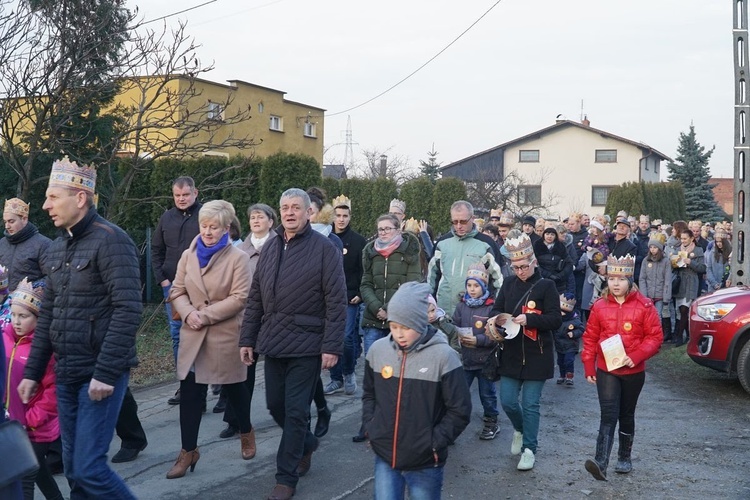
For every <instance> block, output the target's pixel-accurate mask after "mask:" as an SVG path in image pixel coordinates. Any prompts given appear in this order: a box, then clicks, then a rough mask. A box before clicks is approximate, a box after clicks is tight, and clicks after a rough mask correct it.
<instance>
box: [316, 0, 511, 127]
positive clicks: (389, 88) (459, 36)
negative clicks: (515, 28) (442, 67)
mask: <svg viewBox="0 0 750 500" xmlns="http://www.w3.org/2000/svg"><path fill="white" fill-rule="evenodd" d="M500 2H502V0H497V2H495V3H494V4H492V6H491V7H490V8H489V9H487V10H486V11H485V12H484V14H482V15H481V16H479V18H477V20H476V21H474V22H473V23H471V24H470V25H469V27H468V28H466V29H465V30H463V31H462V32H461V34H460V35H458V36H457V37H456V38H454V39H453V40H452V41H451V42H450V43H449V44H448V45H446V46H445V47H443V48H442V49H441V50H440V52H438V53H437V54H435V55H434V56H432V57H431V58H429V59H428V60H427V62H425V63H424V64H422V65H421V66H420V67H418V68H417V69H415V70H414V71H412V72H411V73H409V74H408V75H406V76H405V77H404V78H402V79H401V80H399V81H398V82H396V83H394V84H393V85H391V86H390V87H388V88H387V89H385V90H384V91H382V92H381V93H379V94H378V95H376V96H375V97H372V98H370V99H368V100H366V101H365V102H363V103H361V104H357V105H356V106H352V107H351V108H348V109H345V110H343V111H337V112H335V113H329V114H327V115H326V118H329V117H331V116H336V115H343V114H344V113H348V112H349V111H352V110H355V109H357V108H361V107H362V106H364V105H365V104H369V103H371V102H372V101H374V100H375V99H377V98H379V97H382V96H384V95H385V94H387V93H388V92H390V91H391V90H393V89H395V88H396V87H398V86H399V85H401V84H402V83H404V82H405V81H406V80H408V79H409V78H411V77H412V76H414V75H416V74H417V73H418V72H419V71H420V70H422V68H424V67H425V66H427V65H428V64H430V63H431V62H432V61H434V60H435V59H437V58H438V56H440V54H442V53H443V52H445V51H446V50H448V49H449V48H450V47H451V45H453V44H454V43H456V42H457V41H459V40H460V39H461V37H463V36H464V35H465V34H466V33H468V32H469V30H471V28H473V27H474V26H476V25H477V23H479V21H481V20H482V19H483V18H484V17H485V16H486V15H487V14H489V13H490V12H491V11H492V9H494V8H495V7H497V5H498V4H499V3H500Z"/></svg>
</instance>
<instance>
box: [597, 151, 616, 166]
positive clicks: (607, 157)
mask: <svg viewBox="0 0 750 500" xmlns="http://www.w3.org/2000/svg"><path fill="white" fill-rule="evenodd" d="M594 161H595V162H596V163H617V150H616V149H597V150H596V153H595V155H594Z"/></svg>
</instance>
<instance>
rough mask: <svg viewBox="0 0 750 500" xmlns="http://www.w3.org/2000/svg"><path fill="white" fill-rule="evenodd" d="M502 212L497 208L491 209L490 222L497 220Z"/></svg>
mask: <svg viewBox="0 0 750 500" xmlns="http://www.w3.org/2000/svg"><path fill="white" fill-rule="evenodd" d="M502 213H503V211H502V210H500V209H499V208H493V209H491V210H490V220H492V219H499V218H500V216H501V215H502Z"/></svg>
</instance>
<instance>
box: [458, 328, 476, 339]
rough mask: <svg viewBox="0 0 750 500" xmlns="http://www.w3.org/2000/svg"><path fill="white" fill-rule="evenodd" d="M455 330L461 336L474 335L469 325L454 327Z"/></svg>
mask: <svg viewBox="0 0 750 500" xmlns="http://www.w3.org/2000/svg"><path fill="white" fill-rule="evenodd" d="M456 331H457V332H458V334H459V335H460V336H461V337H473V336H474V331H473V330H472V329H471V327H470V326H459V327H456Z"/></svg>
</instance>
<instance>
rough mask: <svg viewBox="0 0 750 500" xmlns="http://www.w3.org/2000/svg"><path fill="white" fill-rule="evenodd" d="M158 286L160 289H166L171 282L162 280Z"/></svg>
mask: <svg viewBox="0 0 750 500" xmlns="http://www.w3.org/2000/svg"><path fill="white" fill-rule="evenodd" d="M159 284H160V285H161V287H162V288H165V287H168V286H169V285H171V284H172V282H171V281H169V280H164V281H162V282H161V283H159Z"/></svg>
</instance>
